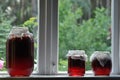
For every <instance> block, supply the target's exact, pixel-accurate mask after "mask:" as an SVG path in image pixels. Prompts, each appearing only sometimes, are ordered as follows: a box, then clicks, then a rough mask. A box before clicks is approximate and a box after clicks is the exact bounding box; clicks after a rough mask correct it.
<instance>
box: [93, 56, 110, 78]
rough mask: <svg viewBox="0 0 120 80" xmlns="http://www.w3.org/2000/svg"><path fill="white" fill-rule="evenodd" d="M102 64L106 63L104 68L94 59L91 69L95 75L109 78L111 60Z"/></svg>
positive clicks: (105, 60)
mask: <svg viewBox="0 0 120 80" xmlns="http://www.w3.org/2000/svg"><path fill="white" fill-rule="evenodd" d="M103 62H106V63H105V64H104V66H102V65H101V64H100V62H99V61H98V60H97V59H96V58H95V59H94V60H93V61H92V69H93V72H94V74H95V75H106V76H109V75H110V72H111V68H112V62H111V59H107V58H106V59H104V60H103Z"/></svg>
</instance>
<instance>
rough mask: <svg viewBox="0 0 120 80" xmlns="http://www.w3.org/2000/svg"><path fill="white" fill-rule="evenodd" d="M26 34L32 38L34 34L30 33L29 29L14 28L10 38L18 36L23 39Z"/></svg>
mask: <svg viewBox="0 0 120 80" xmlns="http://www.w3.org/2000/svg"><path fill="white" fill-rule="evenodd" d="M24 34H29V35H31V36H32V34H31V33H30V32H29V30H28V27H13V28H12V29H11V31H10V34H9V36H11V35H12V36H17V37H22V36H23V35H24Z"/></svg>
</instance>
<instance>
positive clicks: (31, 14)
mask: <svg viewBox="0 0 120 80" xmlns="http://www.w3.org/2000/svg"><path fill="white" fill-rule="evenodd" d="M37 15H38V10H37V0H0V70H1V71H5V70H6V68H5V66H6V60H5V59H6V57H5V56H6V39H7V37H8V35H9V32H10V30H11V28H12V27H13V26H20V27H28V29H29V31H30V32H31V33H33V36H34V49H35V50H34V59H35V62H34V63H35V70H36V62H37V61H36V60H37V59H36V58H37V57H36V54H37V30H38V23H37ZM3 62H4V64H3Z"/></svg>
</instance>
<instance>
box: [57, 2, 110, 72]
mask: <svg viewBox="0 0 120 80" xmlns="http://www.w3.org/2000/svg"><path fill="white" fill-rule="evenodd" d="M68 50H85V52H86V54H87V55H88V61H87V63H86V70H91V64H90V61H89V58H90V56H91V54H92V53H93V52H94V51H103V50H105V51H110V52H111V0H59V71H67V66H68V64H67V57H66V54H67V52H68Z"/></svg>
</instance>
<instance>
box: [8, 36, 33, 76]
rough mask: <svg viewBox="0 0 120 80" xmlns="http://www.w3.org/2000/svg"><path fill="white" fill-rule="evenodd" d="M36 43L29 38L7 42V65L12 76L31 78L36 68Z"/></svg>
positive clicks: (18, 38)
mask: <svg viewBox="0 0 120 80" xmlns="http://www.w3.org/2000/svg"><path fill="white" fill-rule="evenodd" d="M33 45H34V41H33V39H31V38H30V37H28V36H25V37H16V38H11V39H8V40H7V43H6V47H7V50H6V56H7V57H6V64H7V70H8V73H9V74H10V76H29V75H30V74H31V73H32V71H33V67H34V46H33Z"/></svg>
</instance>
